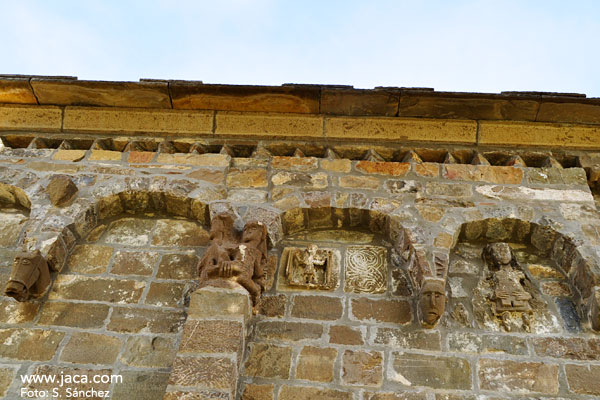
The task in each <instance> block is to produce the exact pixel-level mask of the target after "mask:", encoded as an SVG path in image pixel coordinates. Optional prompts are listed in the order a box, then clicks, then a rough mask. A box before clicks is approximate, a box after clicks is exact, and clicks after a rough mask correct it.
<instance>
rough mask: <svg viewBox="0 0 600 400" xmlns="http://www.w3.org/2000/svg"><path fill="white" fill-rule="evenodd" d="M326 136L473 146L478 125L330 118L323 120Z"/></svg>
mask: <svg viewBox="0 0 600 400" xmlns="http://www.w3.org/2000/svg"><path fill="white" fill-rule="evenodd" d="M325 135H326V137H327V138H335V139H362V138H365V137H369V138H371V139H372V140H400V141H430V142H444V143H475V141H476V136H477V123H476V122H475V121H468V120H452V121H449V120H435V119H421V118H419V119H412V118H358V117H332V118H327V119H326V120H325Z"/></svg>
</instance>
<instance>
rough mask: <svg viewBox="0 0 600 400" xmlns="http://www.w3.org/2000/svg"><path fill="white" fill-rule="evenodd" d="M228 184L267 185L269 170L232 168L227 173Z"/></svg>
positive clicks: (231, 185)
mask: <svg viewBox="0 0 600 400" xmlns="http://www.w3.org/2000/svg"><path fill="white" fill-rule="evenodd" d="M226 182H227V186H228V187H230V188H261V187H266V186H267V170H266V169H262V168H260V169H259V168H256V169H239V168H232V169H231V170H230V171H229V173H228V174H227V179H226Z"/></svg>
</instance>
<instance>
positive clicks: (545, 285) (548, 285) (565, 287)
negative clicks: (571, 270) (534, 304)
mask: <svg viewBox="0 0 600 400" xmlns="http://www.w3.org/2000/svg"><path fill="white" fill-rule="evenodd" d="M540 288H541V289H542V293H543V294H545V295H548V296H553V297H570V296H572V294H573V293H572V292H571V288H570V287H569V284H568V283H566V282H558V281H550V282H542V284H541V285H540Z"/></svg>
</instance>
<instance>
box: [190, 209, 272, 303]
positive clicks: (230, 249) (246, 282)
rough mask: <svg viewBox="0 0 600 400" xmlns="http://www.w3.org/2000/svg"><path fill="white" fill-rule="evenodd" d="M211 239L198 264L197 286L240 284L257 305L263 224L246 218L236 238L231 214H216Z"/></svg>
mask: <svg viewBox="0 0 600 400" xmlns="http://www.w3.org/2000/svg"><path fill="white" fill-rule="evenodd" d="M210 239H211V244H210V246H209V247H208V249H207V250H206V253H205V254H204V256H203V257H202V259H201V260H200V263H199V265H198V274H199V276H200V286H201V287H203V286H217V287H232V286H235V285H239V286H242V287H243V288H245V289H246V290H247V291H248V292H249V293H250V295H251V297H252V302H253V304H254V305H256V304H257V303H258V300H259V299H260V295H261V293H262V291H263V290H264V283H263V279H264V269H265V266H266V263H267V229H266V227H265V226H264V225H263V224H262V223H260V222H256V221H253V222H248V223H247V224H246V225H245V226H244V230H243V232H242V236H241V239H239V240H238V239H237V238H236V235H235V231H234V229H233V218H232V217H231V216H230V215H227V214H219V215H217V216H215V217H214V218H213V219H212V221H211V230H210Z"/></svg>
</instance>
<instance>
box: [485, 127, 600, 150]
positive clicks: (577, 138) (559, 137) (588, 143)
mask: <svg viewBox="0 0 600 400" xmlns="http://www.w3.org/2000/svg"><path fill="white" fill-rule="evenodd" d="M599 135H600V128H598V127H595V126H574V125H560V124H547V123H535V124H531V123H530V124H526V123H521V122H512V121H498V122H492V121H481V122H480V124H479V143H480V144H482V145H501V146H507V145H508V146H519V145H528V146H556V147H566V148H588V149H597V148H598V147H599V146H598V136H599Z"/></svg>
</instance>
